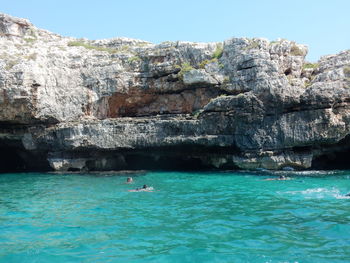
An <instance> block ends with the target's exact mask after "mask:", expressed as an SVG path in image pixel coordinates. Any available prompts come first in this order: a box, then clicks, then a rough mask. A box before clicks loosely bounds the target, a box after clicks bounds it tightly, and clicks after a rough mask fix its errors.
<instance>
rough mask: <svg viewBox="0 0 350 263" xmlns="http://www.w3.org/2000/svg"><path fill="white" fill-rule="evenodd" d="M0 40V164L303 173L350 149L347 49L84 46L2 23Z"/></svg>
mask: <svg viewBox="0 0 350 263" xmlns="http://www.w3.org/2000/svg"><path fill="white" fill-rule="evenodd" d="M0 34H1V36H0V48H1V50H2V51H1V53H0V151H1V156H0V159H2V160H3V161H0V165H1V166H4V167H7V166H10V165H12V164H10V163H9V162H7V161H5V160H7V159H8V158H10V157H9V156H12V157H11V158H12V159H15V160H17V162H18V163H20V165H19V166H18V167H22V168H21V169H24V170H25V169H27V170H30V169H32V170H33V169H48V170H50V169H53V170H121V169H148V168H149V169H152V168H161V169H201V168H203V169H211V168H213V169H214V168H215V169H232V168H241V169H256V168H264V169H272V170H275V169H291V168H293V169H294V168H296V169H307V168H310V167H312V166H315V165H316V166H317V167H318V166H319V167H321V166H322V165H321V164H324V163H326V162H327V160H328V161H332V160H334V159H339V158H338V157H337V156H338V154H342V153H344V152H347V151H350V150H349V149H350V143H349V140H348V134H349V132H350V130H349V123H350V110H349V106H350V105H349V103H350V88H349V87H350V51H349V50H348V51H344V52H341V53H339V54H337V55H332V56H325V57H322V58H321V59H320V61H319V62H318V63H315V64H312V63H307V62H305V61H304V58H305V56H306V53H307V48H306V46H304V45H300V44H297V43H295V42H293V41H288V40H277V41H273V42H269V41H268V40H266V39H259V38H254V39H248V38H232V39H229V40H226V41H224V42H223V43H191V42H164V43H161V44H158V45H156V44H152V43H149V42H146V41H142V40H135V39H128V38H113V39H103V40H94V41H92V40H88V39H74V38H68V37H62V36H59V35H57V34H53V33H51V32H48V31H45V30H42V29H38V28H36V27H35V26H34V25H32V24H31V23H30V22H29V21H27V20H25V19H20V18H15V17H11V16H8V15H5V14H2V15H0ZM6 152H10V153H11V155H8V154H6ZM6 155H7V156H6ZM16 158H17V159H16ZM33 160H35V161H36V162H37V163H36V164H34V163H35V162H33ZM322 160H323V161H322ZM324 160H326V161H324ZM8 168H10V167H8Z"/></svg>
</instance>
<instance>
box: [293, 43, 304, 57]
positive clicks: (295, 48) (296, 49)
mask: <svg viewBox="0 0 350 263" xmlns="http://www.w3.org/2000/svg"><path fill="white" fill-rule="evenodd" d="M290 54H292V55H293V56H304V52H303V50H301V49H300V48H299V47H298V46H297V45H296V44H293V45H292V47H291V48H290Z"/></svg>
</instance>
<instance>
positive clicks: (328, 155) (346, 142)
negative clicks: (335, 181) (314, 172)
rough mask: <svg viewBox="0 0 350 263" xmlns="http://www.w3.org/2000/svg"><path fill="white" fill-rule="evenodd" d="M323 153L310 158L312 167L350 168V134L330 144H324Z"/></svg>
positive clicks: (322, 168)
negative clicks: (312, 158)
mask: <svg viewBox="0 0 350 263" xmlns="http://www.w3.org/2000/svg"><path fill="white" fill-rule="evenodd" d="M322 150H323V152H324V153H323V154H321V155H319V156H318V157H316V158H315V159H314V160H312V169H319V170H350V136H349V135H348V136H346V137H345V138H344V139H343V140H341V141H339V142H338V143H337V144H335V145H332V146H324V147H323V149H322Z"/></svg>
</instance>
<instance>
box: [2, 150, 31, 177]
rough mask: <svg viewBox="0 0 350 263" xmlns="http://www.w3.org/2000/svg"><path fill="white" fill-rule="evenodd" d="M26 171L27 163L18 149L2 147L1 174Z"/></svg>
mask: <svg viewBox="0 0 350 263" xmlns="http://www.w3.org/2000/svg"><path fill="white" fill-rule="evenodd" d="M26 170H27V166H26V163H25V161H24V160H23V158H22V157H21V155H20V153H19V151H18V150H17V149H15V148H13V147H6V146H0V173H5V172H21V171H26Z"/></svg>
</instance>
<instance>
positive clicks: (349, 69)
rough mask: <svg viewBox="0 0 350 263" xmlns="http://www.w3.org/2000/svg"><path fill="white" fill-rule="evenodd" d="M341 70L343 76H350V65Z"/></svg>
mask: <svg viewBox="0 0 350 263" xmlns="http://www.w3.org/2000/svg"><path fill="white" fill-rule="evenodd" d="M343 72H344V75H345V76H350V67H344V69H343Z"/></svg>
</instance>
